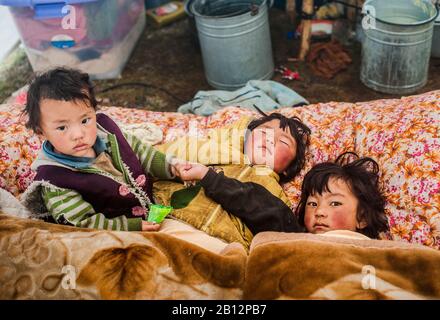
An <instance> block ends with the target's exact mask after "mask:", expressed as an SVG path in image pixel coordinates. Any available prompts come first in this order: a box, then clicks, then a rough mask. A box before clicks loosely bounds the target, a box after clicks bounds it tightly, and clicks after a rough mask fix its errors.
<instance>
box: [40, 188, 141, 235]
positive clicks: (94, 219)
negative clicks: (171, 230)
mask: <svg viewBox="0 0 440 320" xmlns="http://www.w3.org/2000/svg"><path fill="white" fill-rule="evenodd" d="M42 197H43V200H44V204H45V205H46V208H47V210H48V211H49V212H50V214H51V215H52V217H53V218H54V219H55V221H56V222H57V223H62V224H67V225H72V226H76V227H81V228H91V229H104V230H115V231H140V230H142V219H141V218H127V217H126V216H124V215H121V216H119V217H116V218H113V219H108V218H106V217H105V216H104V214H102V213H96V212H95V210H94V209H93V207H92V205H91V204H90V203H88V202H87V201H85V200H84V199H83V198H82V196H81V195H80V194H79V193H78V192H76V191H74V190H70V189H61V188H51V187H43V188H42Z"/></svg>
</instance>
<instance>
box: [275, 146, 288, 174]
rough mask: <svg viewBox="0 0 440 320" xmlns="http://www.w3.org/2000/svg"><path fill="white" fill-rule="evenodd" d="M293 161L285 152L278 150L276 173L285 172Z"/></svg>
mask: <svg viewBox="0 0 440 320" xmlns="http://www.w3.org/2000/svg"><path fill="white" fill-rule="evenodd" d="M290 161H291V156H290V154H289V153H288V152H285V151H284V150H277V152H276V155H275V169H276V171H280V172H281V171H284V170H286V168H287V166H288V165H289V163H290Z"/></svg>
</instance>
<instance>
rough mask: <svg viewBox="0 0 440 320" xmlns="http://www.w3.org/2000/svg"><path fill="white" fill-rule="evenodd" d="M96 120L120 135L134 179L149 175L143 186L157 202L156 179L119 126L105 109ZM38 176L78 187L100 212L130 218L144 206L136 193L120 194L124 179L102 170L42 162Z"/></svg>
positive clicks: (124, 155) (40, 178)
mask: <svg viewBox="0 0 440 320" xmlns="http://www.w3.org/2000/svg"><path fill="white" fill-rule="evenodd" d="M96 120H97V123H99V124H100V125H101V126H102V127H103V128H104V129H106V130H107V131H108V132H110V133H113V134H114V135H115V136H116V139H117V141H118V146H119V153H120V155H121V158H122V161H123V162H124V163H125V164H126V165H127V166H128V167H129V168H130V172H131V174H132V177H133V179H136V178H137V177H139V176H140V175H145V176H146V178H147V179H146V182H145V184H144V186H143V187H142V189H143V191H144V192H145V193H146V194H147V195H148V197H149V198H150V200H151V202H153V197H152V194H153V192H152V179H151V178H150V177H149V176H148V175H147V174H145V172H144V170H143V168H142V165H141V162H140V161H139V159H138V157H137V156H136V154H135V153H134V151H133V149H132V148H131V147H130V145H129V144H128V142H127V140H126V139H125V137H124V136H123V134H122V132H121V130H120V129H119V127H118V126H117V125H116V123H115V122H114V121H113V120H112V119H110V118H109V117H108V116H106V115H105V114H103V113H98V114H96ZM34 180H35V181H41V180H45V181H48V182H50V183H51V184H53V185H55V186H57V187H60V188H63V189H72V190H75V191H77V192H78V193H80V194H81V196H82V197H83V199H84V200H85V201H87V202H88V203H90V204H91V205H92V206H93V208H94V209H95V211H96V212H97V213H103V214H104V215H105V216H106V217H107V218H114V217H118V216H120V215H122V214H123V215H125V216H127V217H128V218H132V217H135V216H133V215H132V209H133V208H134V207H137V206H141V204H140V202H139V200H137V199H136V197H135V196H134V195H133V194H132V193H129V194H127V195H121V194H120V192H119V188H120V186H121V184H120V183H118V182H117V181H115V180H113V179H110V178H107V177H104V176H102V175H99V174H93V173H83V172H76V171H72V170H70V169H67V168H63V167H58V166H53V165H42V166H40V167H38V169H37V175H36V176H35V179H34Z"/></svg>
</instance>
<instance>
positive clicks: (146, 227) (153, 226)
mask: <svg viewBox="0 0 440 320" xmlns="http://www.w3.org/2000/svg"><path fill="white" fill-rule="evenodd" d="M159 229H160V223H155V222H149V221H142V231H159Z"/></svg>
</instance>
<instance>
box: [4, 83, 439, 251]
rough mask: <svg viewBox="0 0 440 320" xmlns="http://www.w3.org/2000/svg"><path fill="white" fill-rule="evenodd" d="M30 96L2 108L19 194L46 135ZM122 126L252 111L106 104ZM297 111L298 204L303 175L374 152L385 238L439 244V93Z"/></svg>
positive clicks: (184, 125)
mask: <svg viewBox="0 0 440 320" xmlns="http://www.w3.org/2000/svg"><path fill="white" fill-rule="evenodd" d="M23 107H24V101H23V100H22V99H21V101H20V99H17V101H16V102H15V103H12V104H4V105H0V187H1V188H4V189H6V190H8V191H9V192H11V193H12V194H14V195H15V196H19V195H20V194H21V193H23V192H24V190H25V189H26V187H27V186H28V185H29V184H30V182H31V181H32V179H33V177H34V173H33V172H32V171H31V170H30V165H31V163H32V161H33V160H34V158H35V157H36V155H37V152H38V150H39V148H40V145H41V141H40V139H39V138H38V137H37V136H35V135H33V134H32V132H31V131H29V130H27V129H26V128H25V126H24V123H25V120H26V119H25V118H24V117H23V116H22V115H21V113H22V110H23ZM101 110H102V111H103V112H105V113H106V114H108V115H109V116H111V117H112V118H113V119H114V120H115V121H117V122H119V123H121V124H134V123H145V122H151V123H154V124H156V125H157V126H159V127H160V128H161V129H162V130H163V137H164V138H163V142H168V141H171V140H173V139H175V138H177V137H179V136H181V135H184V134H195V133H197V134H201V135H203V134H205V133H206V132H207V131H208V130H209V129H210V128H218V127H221V126H223V125H226V124H230V123H232V122H234V121H235V120H237V119H238V118H240V117H241V116H242V115H245V114H246V115H249V114H252V112H251V111H249V110H244V109H240V108H236V107H227V108H224V109H222V110H221V111H219V112H217V113H215V114H213V115H212V116H210V117H202V116H195V115H187V114H186V115H184V114H180V113H171V112H165V113H161V112H152V111H146V110H138V109H127V108H119V107H105V108H104V107H103V108H102V109H101ZM279 111H280V112H282V113H283V114H285V115H288V116H294V115H295V116H298V117H299V118H300V119H302V121H304V122H305V123H306V124H307V125H308V126H309V127H310V128H311V129H312V139H311V147H310V149H309V151H308V153H307V161H306V166H305V168H304V169H303V170H302V172H301V173H300V175H299V176H298V177H296V178H295V179H294V180H293V181H292V182H290V183H288V184H286V185H285V186H284V189H285V191H286V193H287V195H288V196H289V198H290V200H291V201H292V203H293V204H294V205H295V204H296V203H297V202H298V200H299V196H300V186H301V181H302V178H303V177H304V174H305V173H306V172H307V171H308V170H309V169H310V168H311V167H312V166H313V165H315V164H317V163H319V162H322V161H326V160H332V159H335V158H336V157H337V156H338V155H339V154H341V153H343V152H345V151H354V152H356V153H358V154H359V155H360V156H370V157H372V158H374V159H375V160H376V161H378V163H379V165H380V167H381V183H382V186H383V190H384V192H385V195H386V198H387V205H386V211H387V215H388V218H389V223H390V231H389V233H388V234H386V235H384V238H388V239H390V240H398V241H404V242H410V243H418V244H423V245H426V246H429V247H432V248H436V249H440V125H439V124H440V91H433V92H428V93H425V94H421V95H417V96H410V97H403V98H401V99H390V100H376V101H370V102H362V103H341V102H328V103H319V104H314V105H309V106H303V107H299V108H283V109H280V110H279Z"/></svg>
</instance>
